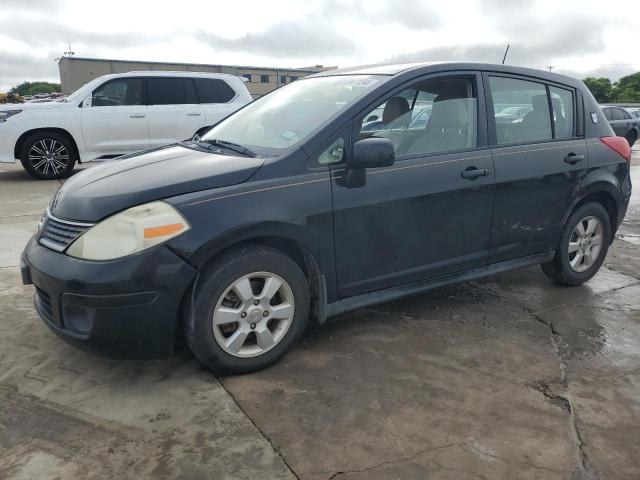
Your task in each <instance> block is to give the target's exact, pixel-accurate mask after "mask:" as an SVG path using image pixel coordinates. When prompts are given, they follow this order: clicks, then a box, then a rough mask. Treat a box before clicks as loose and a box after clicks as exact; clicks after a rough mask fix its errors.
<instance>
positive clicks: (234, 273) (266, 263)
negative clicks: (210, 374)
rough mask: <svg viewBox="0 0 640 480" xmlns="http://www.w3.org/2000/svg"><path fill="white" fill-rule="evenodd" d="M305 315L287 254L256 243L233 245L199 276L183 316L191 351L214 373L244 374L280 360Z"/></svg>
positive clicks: (298, 279) (303, 292)
mask: <svg viewBox="0 0 640 480" xmlns="http://www.w3.org/2000/svg"><path fill="white" fill-rule="evenodd" d="M308 315H309V286H308V283H307V279H306V277H305V275H304V273H303V272H302V270H301V269H300V267H299V266H298V264H297V263H296V262H294V261H293V260H292V259H291V258H289V257H288V256H286V255H285V254H284V253H282V252H280V251H279V250H275V249H272V248H266V247H260V246H248V247H243V248H241V249H236V250H233V251H232V252H230V253H229V254H226V255H225V256H223V257H221V258H220V259H219V260H217V261H216V262H215V263H214V264H213V265H211V267H209V268H208V269H207V271H206V272H205V273H204V274H203V276H202V277H201V280H200V281H199V282H198V286H197V287H196V293H195V298H194V301H193V304H192V306H191V307H190V308H189V309H188V312H187V315H186V317H185V318H184V320H183V330H184V334H185V338H186V340H187V343H188V344H189V346H190V348H191V350H192V352H193V353H194V355H195V356H196V357H197V358H198V359H199V360H200V361H201V362H202V363H203V364H204V365H206V366H207V367H209V368H210V369H211V370H213V371H215V372H218V373H223V374H224V373H247V372H251V371H255V370H259V369H262V368H265V367H267V366H269V365H272V364H273V363H275V362H277V361H278V360H279V359H280V358H282V357H283V356H284V355H285V354H286V353H287V351H289V349H290V348H291V347H292V346H293V344H294V343H295V341H296V340H297V339H298V338H299V337H300V336H301V335H302V332H303V331H304V328H305V326H306V323H307V319H308Z"/></svg>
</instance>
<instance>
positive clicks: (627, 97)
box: [612, 72, 640, 103]
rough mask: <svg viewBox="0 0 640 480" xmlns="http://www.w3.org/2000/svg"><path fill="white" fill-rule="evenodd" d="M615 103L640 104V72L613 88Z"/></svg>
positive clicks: (627, 77)
mask: <svg viewBox="0 0 640 480" xmlns="http://www.w3.org/2000/svg"><path fill="white" fill-rule="evenodd" d="M612 96H613V99H612V100H613V101H614V102H618V103H627V102H640V72H636V73H633V74H631V75H627V76H626V77H622V78H621V79H620V80H618V83H616V84H615V85H614V86H613V93H612Z"/></svg>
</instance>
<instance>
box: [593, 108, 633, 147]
mask: <svg viewBox="0 0 640 480" xmlns="http://www.w3.org/2000/svg"><path fill="white" fill-rule="evenodd" d="M602 113H604V117H605V118H606V119H607V121H608V122H609V125H611V128H612V129H613V131H614V132H615V134H616V135H617V136H619V137H624V138H626V139H627V142H629V146H630V147H633V144H634V143H636V140H637V139H638V130H640V118H638V117H636V116H635V115H633V114H632V113H631V112H629V111H627V109H625V108H623V107H617V106H614V105H604V106H603V107H602Z"/></svg>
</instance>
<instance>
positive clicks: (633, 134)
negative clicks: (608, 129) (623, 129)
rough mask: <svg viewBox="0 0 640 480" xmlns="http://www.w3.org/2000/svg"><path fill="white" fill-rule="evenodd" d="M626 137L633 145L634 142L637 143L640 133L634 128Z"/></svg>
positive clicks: (630, 144) (631, 145)
mask: <svg viewBox="0 0 640 480" xmlns="http://www.w3.org/2000/svg"><path fill="white" fill-rule="evenodd" d="M624 138H626V139H627V142H629V146H630V147H633V144H634V143H636V140H637V139H638V133H637V132H635V131H634V130H631V131H629V132H627V134H626V135H625V137H624Z"/></svg>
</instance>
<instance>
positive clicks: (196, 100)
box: [0, 71, 252, 179]
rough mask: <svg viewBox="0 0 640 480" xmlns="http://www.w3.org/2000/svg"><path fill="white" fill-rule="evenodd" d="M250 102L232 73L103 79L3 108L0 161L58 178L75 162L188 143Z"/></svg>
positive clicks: (135, 74) (125, 75) (149, 74)
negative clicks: (63, 94) (56, 97)
mask: <svg viewBox="0 0 640 480" xmlns="http://www.w3.org/2000/svg"><path fill="white" fill-rule="evenodd" d="M251 100H252V98H251V94H250V93H249V91H248V90H247V87H245V85H244V83H243V81H242V80H241V79H240V78H238V77H236V76H233V75H226V74H220V73H218V74H215V73H212V74H209V73H196V72H151V71H147V72H129V73H120V74H114V75H105V76H102V77H99V78H96V79H95V80H92V81H91V82H89V83H87V84H86V85H84V86H82V87H81V88H80V89H78V90H76V91H75V92H74V93H73V94H71V95H70V96H69V97H67V98H66V99H64V100H62V101H54V102H49V103H26V104H15V105H4V106H3V108H2V109H0V162H14V160H15V159H18V160H20V161H21V162H22V166H23V167H24V168H25V170H27V171H28V172H29V173H30V174H31V175H33V176H34V177H36V178H41V179H54V178H61V177H64V176H67V175H69V174H70V173H71V171H72V170H73V167H74V165H75V163H76V162H82V161H89V160H96V159H107V158H114V157H117V156H120V155H123V154H126V153H131V152H135V151H137V150H144V149H147V148H152V147H157V146H160V145H165V144H168V143H172V142H175V141H179V140H185V139H188V138H191V137H193V135H194V134H196V133H201V132H202V131H203V130H206V129H207V128H208V127H210V126H211V125H214V124H216V123H217V122H219V121H220V120H222V119H223V118H225V117H226V116H227V115H229V114H231V113H232V112H234V111H236V110H237V109H239V108H240V107H242V106H244V105H246V104H247V103H249V102H251Z"/></svg>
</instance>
